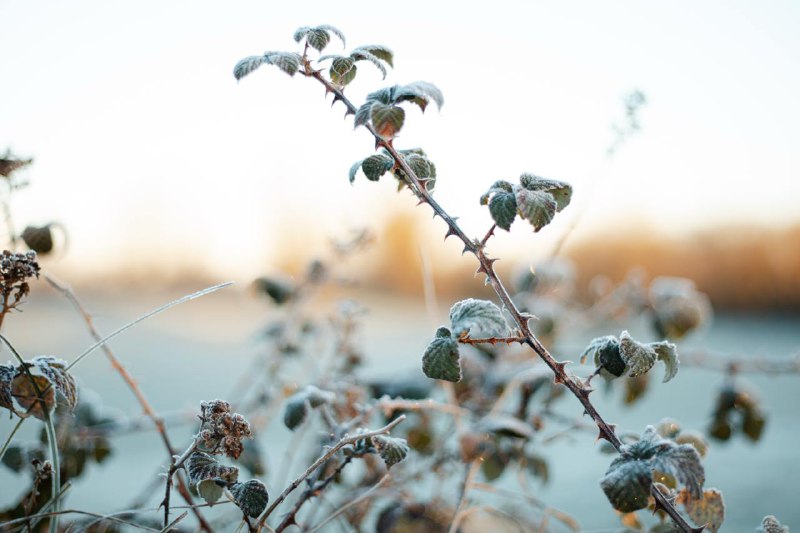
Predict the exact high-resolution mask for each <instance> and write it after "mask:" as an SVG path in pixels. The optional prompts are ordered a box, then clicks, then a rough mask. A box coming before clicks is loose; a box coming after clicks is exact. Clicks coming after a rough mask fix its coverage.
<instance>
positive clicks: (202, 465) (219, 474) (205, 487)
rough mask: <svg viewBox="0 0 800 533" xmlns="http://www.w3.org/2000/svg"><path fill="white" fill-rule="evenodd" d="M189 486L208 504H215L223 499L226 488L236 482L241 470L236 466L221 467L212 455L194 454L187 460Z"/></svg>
mask: <svg viewBox="0 0 800 533" xmlns="http://www.w3.org/2000/svg"><path fill="white" fill-rule="evenodd" d="M186 472H187V474H188V476H189V484H190V485H192V486H193V487H195V488H196V489H197V492H198V494H200V496H201V497H202V498H203V499H204V500H205V501H206V503H208V504H214V503H216V502H217V500H219V499H220V497H222V492H223V489H224V488H225V487H229V486H230V485H232V484H233V483H235V482H236V480H237V478H238V477H239V469H238V468H236V467H235V466H225V465H221V464H220V463H218V462H217V460H216V459H214V458H213V457H212V456H211V455H209V454H207V453H203V452H194V453H193V454H192V455H190V456H189V458H188V459H187V460H186Z"/></svg>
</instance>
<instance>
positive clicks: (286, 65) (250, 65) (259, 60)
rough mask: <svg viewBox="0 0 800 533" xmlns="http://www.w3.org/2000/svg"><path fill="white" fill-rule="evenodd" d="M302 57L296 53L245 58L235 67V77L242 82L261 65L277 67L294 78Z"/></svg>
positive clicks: (279, 53) (269, 53) (265, 53)
mask: <svg viewBox="0 0 800 533" xmlns="http://www.w3.org/2000/svg"><path fill="white" fill-rule="evenodd" d="M301 61H302V57H301V56H300V54H297V53H295V52H274V51H271V52H264V54H263V55H260V56H249V57H245V58H244V59H242V60H241V61H239V62H238V63H236V66H234V67H233V76H234V77H235V78H236V79H237V80H241V79H242V78H244V77H245V76H247V75H248V74H250V73H251V72H253V71H254V70H256V69H257V68H258V67H260V66H261V65H275V66H276V67H278V68H279V69H281V70H282V71H284V72H285V73H286V74H288V75H289V76H294V75H295V74H296V73H297V71H298V70H299V69H300V62H301Z"/></svg>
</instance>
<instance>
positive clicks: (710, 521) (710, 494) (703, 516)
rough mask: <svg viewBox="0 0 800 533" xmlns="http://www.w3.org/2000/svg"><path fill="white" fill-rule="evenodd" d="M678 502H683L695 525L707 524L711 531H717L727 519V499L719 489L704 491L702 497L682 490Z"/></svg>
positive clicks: (714, 532) (712, 532) (713, 532)
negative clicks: (695, 496)
mask: <svg viewBox="0 0 800 533" xmlns="http://www.w3.org/2000/svg"><path fill="white" fill-rule="evenodd" d="M676 502H677V503H682V504H683V508H684V509H686V514H688V515H689V518H691V519H692V522H694V525H696V526H699V527H702V526H705V527H706V528H707V529H708V530H709V531H711V533H717V531H719V528H720V527H721V526H722V523H723V522H724V521H725V501H724V500H723V499H722V493H721V492H720V491H719V490H717V489H707V490H705V491H703V496H702V497H701V498H692V496H691V494H689V492H688V491H686V490H682V491H681V492H680V493H679V494H678V498H677V500H676Z"/></svg>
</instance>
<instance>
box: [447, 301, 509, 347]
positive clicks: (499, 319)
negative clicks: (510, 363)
mask: <svg viewBox="0 0 800 533" xmlns="http://www.w3.org/2000/svg"><path fill="white" fill-rule="evenodd" d="M450 323H451V325H452V329H453V334H454V335H455V336H456V337H461V336H462V335H465V334H469V336H470V337H472V338H473V339H477V338H483V337H505V336H507V335H508V334H509V333H510V330H509V327H508V323H507V322H506V319H505V317H504V316H503V312H502V311H501V310H500V308H499V307H497V306H496V305H495V304H493V303H492V302H490V301H488V300H476V299H474V298H468V299H466V300H462V301H460V302H457V303H456V304H455V305H453V307H451V308H450Z"/></svg>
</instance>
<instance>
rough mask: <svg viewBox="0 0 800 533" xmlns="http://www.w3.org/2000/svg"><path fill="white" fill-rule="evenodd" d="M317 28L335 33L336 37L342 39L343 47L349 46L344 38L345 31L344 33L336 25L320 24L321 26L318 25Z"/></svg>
mask: <svg viewBox="0 0 800 533" xmlns="http://www.w3.org/2000/svg"><path fill="white" fill-rule="evenodd" d="M316 29H317V30H322V31H326V32H328V33H332V34H334V35H335V36H336V37H338V38H339V40H340V41H342V47H345V46H347V42H346V41H345V38H344V33H342V30H340V29H339V28H337V27H336V26H331V25H330V24H320V25H319V26H317V27H316Z"/></svg>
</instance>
